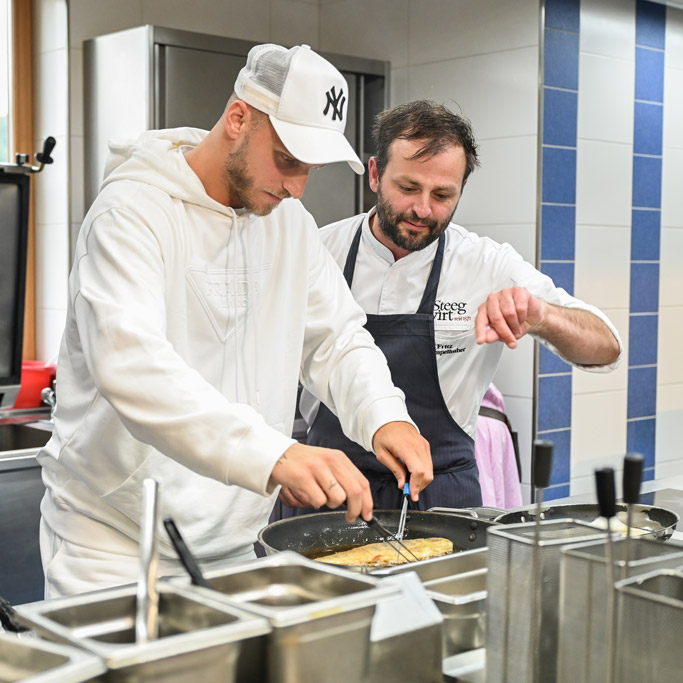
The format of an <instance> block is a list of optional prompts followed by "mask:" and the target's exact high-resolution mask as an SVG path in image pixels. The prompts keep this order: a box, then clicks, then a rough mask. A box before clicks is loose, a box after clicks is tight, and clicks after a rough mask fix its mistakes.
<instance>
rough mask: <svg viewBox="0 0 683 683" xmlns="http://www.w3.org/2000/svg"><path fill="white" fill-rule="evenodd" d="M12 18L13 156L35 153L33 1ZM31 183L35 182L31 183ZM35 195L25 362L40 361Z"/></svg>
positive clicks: (20, 4)
mask: <svg viewBox="0 0 683 683" xmlns="http://www.w3.org/2000/svg"><path fill="white" fill-rule="evenodd" d="M11 3H12V4H11V17H12V57H11V60H12V64H11V69H12V80H11V87H12V109H11V111H12V114H11V116H12V122H11V130H12V145H11V150H12V153H13V154H16V153H17V152H24V153H27V154H29V155H30V156H32V150H33V145H34V142H33V0H11ZM31 183H32V184H33V183H34V180H33V179H31ZM33 194H34V193H33V191H32V192H31V197H30V207H29V229H28V254H27V261H26V300H25V309H24V343H23V349H22V358H23V359H24V360H34V359H35V357H36V284H35V280H36V274H35V271H36V265H35V264H36V259H35V229H34V215H35V212H34V209H33Z"/></svg>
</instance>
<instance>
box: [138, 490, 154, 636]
mask: <svg viewBox="0 0 683 683" xmlns="http://www.w3.org/2000/svg"><path fill="white" fill-rule="evenodd" d="M158 488H159V484H158V482H157V481H156V480H155V479H145V480H144V481H143V482H142V521H141V524H140V567H139V572H138V582H137V600H136V610H135V641H136V642H137V643H146V642H148V641H150V640H156V639H157V638H158V637H159V593H158V591H157V585H156V583H157V567H158V563H159V556H158V550H157V521H158V520H157V517H158V511H157V491H158Z"/></svg>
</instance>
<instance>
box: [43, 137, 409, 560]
mask: <svg viewBox="0 0 683 683" xmlns="http://www.w3.org/2000/svg"><path fill="white" fill-rule="evenodd" d="M205 134H206V133H205V132H204V131H199V130H195V129H189V128H184V129H176V130H165V131H150V132H148V133H145V134H144V135H142V136H141V137H140V139H139V140H138V141H137V143H135V144H111V145H110V149H111V155H110V158H109V160H108V164H107V169H106V171H105V181H104V183H103V186H102V189H101V192H100V194H99V196H98V198H97V200H96V201H95V202H94V204H93V206H92V207H91V209H90V211H89V212H88V214H87V216H86V217H85V220H84V223H83V226H82V229H81V232H80V234H79V238H78V242H77V245H76V253H75V259H74V267H73V270H72V272H71V276H70V278H69V309H68V315H67V322H66V329H65V332H64V338H63V340H62V345H61V349H60V354H59V361H58V388H57V392H58V406H57V410H56V413H55V429H54V435H53V437H52V439H51V440H50V442H49V443H48V444H47V446H46V447H45V448H44V449H43V450H42V451H41V452H40V454H39V456H38V459H39V461H40V464H41V465H42V466H43V479H44V481H45V484H46V486H47V487H48V489H49V491H50V492H51V495H48V496H46V501H44V504H43V507H42V511H43V516H44V517H45V520H46V521H47V523H48V524H49V525H50V526H51V527H52V529H53V530H55V531H56V532H57V533H58V534H59V535H60V536H62V537H63V538H65V539H66V540H69V541H71V542H74V543H78V544H80V545H84V546H87V547H95V548H97V547H98V540H97V538H91V537H88V536H92V535H93V534H87V533H84V532H83V530H82V529H84V528H87V524H86V525H85V526H84V527H81V526H79V525H75V526H74V525H73V524H70V523H66V522H65V520H66V519H67V516H66V515H64V514H62V511H63V510H69V511H70V515H69V519H73V511H74V510H76V511H78V512H80V513H81V515H82V516H84V518H90V519H94V520H96V521H98V522H101V523H104V524H106V525H109V526H111V527H113V528H114V529H117V530H118V531H120V532H122V533H123V534H125V535H126V536H128V537H130V538H131V539H133V540H134V541H137V539H138V537H139V519H140V502H141V490H142V487H141V484H142V481H143V480H144V479H145V478H147V477H155V478H156V479H158V480H159V495H160V505H161V516H162V518H163V517H165V516H167V515H172V516H173V517H174V519H175V520H176V522H177V523H178V526H179V528H180V529H181V531H182V533H183V535H184V536H185V537H186V540H187V541H188V544H190V547H191V548H192V549H193V550H194V551H195V552H196V553H197V555H198V556H199V557H200V558H211V557H214V558H215V557H221V556H225V555H229V554H231V553H234V552H235V551H236V550H239V549H242V550H243V549H244V547H245V546H248V545H249V544H251V543H253V541H254V540H255V539H256V534H257V532H258V530H259V529H260V528H262V527H263V526H264V525H265V524H266V523H267V519H268V516H269V514H270V511H271V508H272V505H273V502H274V496H275V495H276V492H274V491H273V492H270V491H268V490H267V484H268V479H269V477H270V474H271V470H272V468H273V466H274V464H275V462H276V461H277V459H278V458H279V457H280V455H282V453H283V452H284V451H285V450H286V449H287V448H288V447H289V446H290V445H291V444H293V443H294V441H293V440H292V439H291V438H290V437H289V434H291V430H292V424H293V420H294V412H295V401H296V392H297V383H298V380H299V378H301V381H302V383H303V384H304V385H305V386H307V387H308V388H309V389H310V390H312V391H313V393H314V394H316V395H317V396H318V397H319V398H321V399H322V400H324V401H325V403H327V404H328V405H329V406H330V407H335V406H336V412H338V413H339V415H340V416H341V417H342V424H343V425H344V428H345V429H346V432H347V434H348V435H349V437H350V438H352V439H354V440H357V441H359V442H360V443H362V444H363V445H364V447H365V448H366V449H368V450H371V445H372V436H373V434H374V432H375V431H376V430H377V429H378V428H379V427H380V426H381V425H382V424H385V423H386V422H388V421H391V420H409V418H408V415H407V413H406V410H405V403H404V400H403V394H402V393H401V392H400V391H399V390H398V389H396V388H395V387H394V386H393V385H392V384H391V379H390V373H389V370H388V368H387V366H386V361H385V360H384V356H383V355H382V354H381V353H380V352H379V351H378V350H377V348H376V347H375V346H374V344H373V342H372V338H371V336H370V335H369V334H368V333H367V332H366V331H365V330H364V329H363V327H362V326H363V324H364V322H365V315H364V313H363V312H362V310H361V309H360V308H359V307H358V306H357V304H356V303H355V302H354V300H353V298H352V296H351V294H350V292H349V291H348V289H347V287H346V284H345V282H344V280H343V277H342V275H341V272H340V271H339V269H338V267H337V266H336V264H335V263H334V261H333V260H332V257H331V256H330V255H329V253H328V252H327V250H326V249H325V248H324V247H323V245H322V243H321V242H320V239H319V237H318V232H317V227H316V225H315V222H314V221H313V218H312V217H311V216H310V214H308V213H307V212H306V210H305V209H304V208H303V206H302V205H301V203H300V202H299V201H297V200H294V199H287V200H284V201H283V202H282V203H281V204H280V206H279V207H278V208H276V209H275V210H274V211H273V212H272V214H271V215H269V216H266V217H256V216H253V215H251V214H248V213H246V212H244V211H237V212H236V211H235V210H233V209H231V208H228V207H226V206H223V205H222V204H219V203H218V202H216V201H214V200H213V199H211V198H210V197H208V196H207V194H206V192H205V191H204V187H203V186H202V184H201V182H200V180H199V179H198V177H197V176H196V175H195V174H194V172H193V171H192V170H191V168H190V167H189V166H188V164H187V162H186V161H185V158H184V155H183V151H186V150H187V149H188V148H189V147H193V146H196V145H197V144H198V143H199V142H200V141H201V139H202V138H203V137H204V135H205ZM161 540H162V545H161V552H162V555H167V556H172V555H173V551H172V549H171V547H170V546H169V545H168V544H167V543H165V542H164V540H165V537H163V535H162V536H161Z"/></svg>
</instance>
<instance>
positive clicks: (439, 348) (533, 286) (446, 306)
mask: <svg viewBox="0 0 683 683" xmlns="http://www.w3.org/2000/svg"><path fill="white" fill-rule="evenodd" d="M374 211H375V210H374V209H373V210H372V211H371V212H370V213H368V214H362V215H358V216H353V217H351V218H347V219H344V220H341V221H338V222H336V223H332V224H330V225H327V226H325V227H324V228H322V229H321V230H320V236H321V238H322V240H323V243H324V244H325V246H326V247H327V248H328V249H329V251H330V252H331V253H332V256H333V257H334V259H335V260H336V262H337V264H338V265H339V267H340V268H342V269H343V268H344V264H345V263H346V257H347V255H348V252H349V248H350V246H351V242H352V240H353V237H354V235H355V234H356V231H357V230H358V226H359V225H360V224H361V221H362V225H363V232H362V237H361V241H360V245H359V247H358V256H357V259H356V266H355V271H354V275H353V282H352V285H351V292H352V293H353V296H354V298H355V299H356V301H357V302H358V303H359V304H360V305H361V307H362V308H363V310H364V311H365V312H366V313H372V314H378V315H390V314H396V313H414V312H415V311H417V308H418V306H419V304H420V301H421V299H422V295H423V293H424V288H425V284H426V282H427V279H428V277H429V272H430V269H431V267H432V261H433V259H434V254H435V253H436V248H437V244H438V241H434V242H433V243H432V244H430V245H429V246H428V247H426V248H425V249H422V250H420V251H415V252H411V253H410V254H408V255H406V256H404V257H403V258H401V259H399V260H398V261H396V260H395V259H394V256H393V254H392V253H391V251H390V250H389V249H388V248H387V247H385V246H384V245H383V244H382V243H381V242H379V241H378V240H377V238H376V237H375V236H374V235H373V234H372V231H371V230H370V223H369V218H370V216H372V214H373V213H374ZM445 235H446V243H445V247H444V257H443V265H442V267H441V278H440V280H439V287H438V289H437V296H436V302H435V310H434V333H435V343H436V361H437V369H438V375H439V383H440V385H441V391H442V393H443V397H444V400H445V401H446V405H447V406H448V410H449V411H450V413H451V415H452V416H453V418H454V420H455V421H456V422H457V423H458V424H459V425H460V426H461V427H462V429H463V430H464V431H465V432H466V433H467V434H469V435H470V436H471V437H472V438H474V437H475V433H476V423H477V414H478V411H479V406H480V405H481V400H482V398H483V396H484V393H485V392H486V389H487V387H488V386H489V384H490V383H491V381H492V379H493V376H494V374H495V372H496V368H497V367H498V362H499V360H500V356H501V353H502V351H503V349H504V348H505V346H504V344H503V343H502V342H495V343H492V344H482V345H478V344H477V343H476V339H475V331H474V322H475V319H476V316H477V310H478V308H479V306H480V305H481V304H482V303H484V301H485V300H486V298H487V297H488V295H489V294H491V293H492V292H497V291H500V290H501V289H505V288H510V287H515V286H518V287H524V288H525V289H527V290H528V291H529V292H531V293H532V294H533V295H534V296H536V297H538V298H539V299H543V300H544V301H547V302H548V303H551V304H556V305H560V306H566V307H569V308H579V309H583V310H586V311H590V312H591V313H594V314H595V315H597V316H598V317H599V318H600V319H601V320H603V321H604V322H605V324H606V325H607V326H608V327H609V328H610V330H611V331H612V332H613V334H614V336H615V337H616V339H617V341H618V342H619V357H618V358H617V360H616V361H615V362H614V363H612V364H610V365H605V366H580V365H577V364H576V363H571V361H569V360H567V359H566V358H563V359H564V360H565V361H566V362H568V363H571V364H572V365H574V366H576V367H580V368H582V369H584V370H590V371H594V372H609V371H611V370H613V369H614V368H616V367H617V365H618V364H619V362H620V360H621V357H622V354H623V345H622V342H621V339H620V337H619V333H618V332H617V330H616V328H615V327H614V325H613V324H612V323H611V322H610V320H609V319H608V318H607V316H605V314H604V313H602V311H600V310H599V309H597V308H595V307H594V306H591V305H589V304H586V303H584V302H583V301H580V300H579V299H577V298H575V297H573V296H570V295H569V294H568V293H567V292H566V291H565V290H564V289H561V288H559V287H556V286H555V285H554V283H553V281H552V280H551V279H550V278H549V277H548V276H547V275H544V274H543V273H541V272H539V271H538V270H536V268H534V267H533V266H532V265H531V264H530V263H527V262H526V261H525V260H524V259H523V258H522V257H521V256H520V254H519V253H518V252H516V251H515V250H514V249H513V247H511V246H510V245H509V244H498V243H497V242H495V241H493V240H492V239H490V238H488V237H480V236H479V235H477V234H475V233H473V232H468V231H467V230H465V228H463V227H461V226H459V225H456V224H454V223H451V224H450V225H449V226H448V228H447V229H446V232H445ZM537 339H538V341H540V342H541V343H542V344H544V345H545V346H546V347H548V348H549V349H550V350H551V351H553V352H554V353H556V354H558V355H560V356H561V354H559V352H558V351H557V349H555V348H554V347H553V346H552V345H551V344H549V343H548V342H546V341H545V340H543V339H540V338H538V337H537ZM317 406H318V403H317V402H316V401H315V399H314V398H313V397H312V396H310V395H308V394H306V392H304V394H303V395H302V400H301V404H300V409H301V413H302V416H303V417H304V419H305V420H306V422H307V423H308V424H309V425H310V424H312V421H313V419H314V418H315V415H316V414H317Z"/></svg>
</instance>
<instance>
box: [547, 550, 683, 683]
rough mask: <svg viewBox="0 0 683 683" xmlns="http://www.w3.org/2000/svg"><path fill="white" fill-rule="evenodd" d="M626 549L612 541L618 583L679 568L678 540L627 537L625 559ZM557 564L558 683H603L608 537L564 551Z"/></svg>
mask: <svg viewBox="0 0 683 683" xmlns="http://www.w3.org/2000/svg"><path fill="white" fill-rule="evenodd" d="M626 545H627V544H626V541H625V540H624V539H619V540H616V541H613V543H612V548H613V561H614V573H615V578H616V579H617V580H619V579H623V578H626V577H627V576H628V577H633V576H638V575H641V574H645V573H647V572H651V571H653V570H655V569H663V568H671V569H674V568H676V567H678V566H680V565H683V545H681V544H679V543H677V542H676V541H668V542H667V543H664V542H662V541H657V540H648V539H631V542H630V549H629V558H628V561H627V558H626V555H625V552H626ZM560 565H561V566H560V634H559V638H560V646H559V655H558V683H575V682H576V681H582V682H583V683H605V681H606V680H607V674H608V659H607V658H608V653H609V652H610V633H611V630H612V619H611V615H610V614H609V607H610V600H609V591H610V579H609V576H608V565H607V541H606V539H605V538H603V539H602V540H600V541H595V542H590V543H583V544H580V545H573V546H571V547H568V548H565V549H564V550H563V551H562V559H561V562H560Z"/></svg>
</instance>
